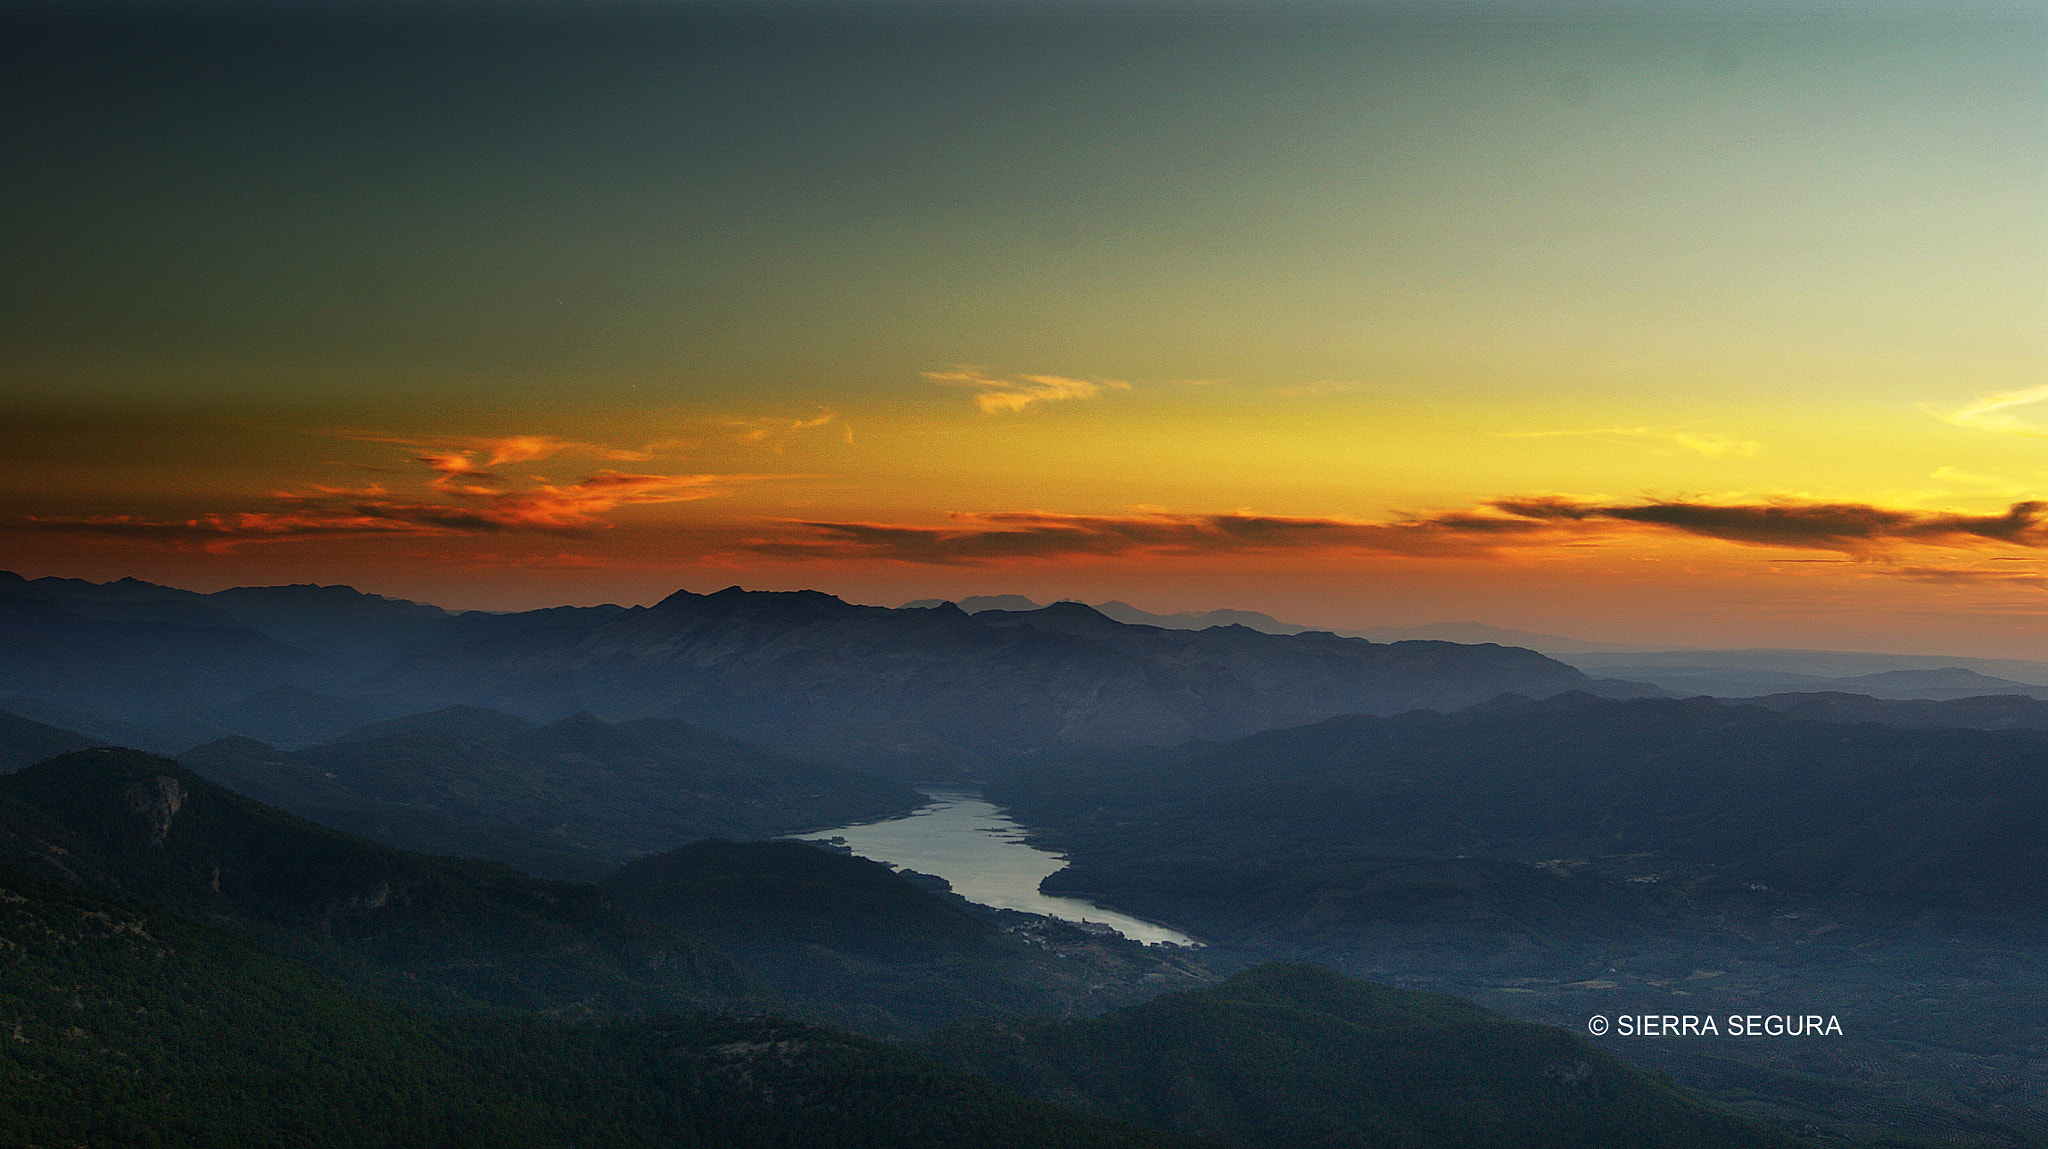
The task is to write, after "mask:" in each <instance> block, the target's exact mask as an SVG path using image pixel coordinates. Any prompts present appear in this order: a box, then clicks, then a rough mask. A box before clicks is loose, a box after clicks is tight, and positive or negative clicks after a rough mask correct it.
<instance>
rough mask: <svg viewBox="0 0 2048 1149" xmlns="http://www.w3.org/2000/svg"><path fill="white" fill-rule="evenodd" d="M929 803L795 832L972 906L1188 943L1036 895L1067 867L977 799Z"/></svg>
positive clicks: (1075, 903) (959, 794)
mask: <svg viewBox="0 0 2048 1149" xmlns="http://www.w3.org/2000/svg"><path fill="white" fill-rule="evenodd" d="M925 795H926V797H929V798H930V799H931V800H932V801H931V805H929V806H926V807H925V808H924V809H922V810H919V811H918V812H917V813H915V814H910V815H908V816H906V817H902V818H890V819H888V820H887V821H883V822H868V823H865V824H862V825H856V826H844V827H841V828H839V829H836V830H820V831H818V832H817V833H814V834H801V835H797V836H798V837H799V838H802V839H806V840H830V839H838V840H840V841H842V842H845V843H846V845H847V847H848V848H849V849H851V850H852V851H853V852H854V853H856V854H859V855H860V856H861V857H863V858H869V859H872V860H873V861H877V862H887V863H889V864H890V865H893V866H896V867H898V868H901V869H905V870H916V871H918V872H919V873H924V874H936V875H938V876H939V877H941V878H944V879H946V881H947V883H949V884H950V885H951V886H952V887H953V892H954V893H956V894H959V895H960V896H961V897H963V898H966V899H967V900H968V901H970V902H979V903H981V904H982V905H984V906H994V907H996V908H997V909H1004V910H1022V911H1024V912H1025V913H1031V914H1043V915H1044V916H1046V917H1049V918H1060V919H1063V920H1065V921H1070V922H1092V923H1094V924H1096V925H1103V926H1108V927H1109V928H1111V929H1113V930H1115V931H1116V932H1118V933H1120V934H1122V935H1124V936H1125V937H1127V938H1131V939H1132V940H1134V941H1141V942H1147V943H1153V942H1171V943H1173V944H1175V945H1193V944H1195V943H1194V939H1192V938H1190V937H1188V936H1187V935H1186V934H1183V933H1180V932H1178V931H1175V930H1170V929H1167V928H1166V927H1165V926H1160V925H1154V924H1153V923H1151V922H1144V921H1139V920H1138V919H1137V918H1134V917H1130V916H1128V915H1126V914H1120V913H1117V912H1116V911H1115V910H1105V909H1102V908H1100V907H1098V906H1094V905H1091V904H1089V903H1087V902H1084V901H1082V900H1081V899H1079V898H1060V897H1053V896H1051V895H1048V894H1042V893H1039V892H1038V883H1039V882H1041V881H1043V880H1044V879H1045V878H1046V877H1047V876H1048V875H1050V874H1052V873H1054V872H1055V871H1057V870H1059V869H1060V868H1061V867H1063V866H1065V865H1066V862H1065V861H1064V860H1063V859H1061V858H1060V856H1059V855H1057V854H1048V853H1046V852H1045V851H1044V850H1041V849H1038V848H1037V847H1035V846H1033V845H1031V844H1030V843H1029V842H1026V841H1025V840H1024V831H1023V830H1022V829H1021V828H1019V827H1018V825H1017V824H1016V823H1015V822H1012V821H1010V819H1009V817H1008V815H1006V814H1004V813H1003V810H1002V807H1000V806H997V805H994V804H993V803H990V802H984V801H982V799H981V795H979V794H976V793H972V792H970V791H964V790H928V791H926V792H925Z"/></svg>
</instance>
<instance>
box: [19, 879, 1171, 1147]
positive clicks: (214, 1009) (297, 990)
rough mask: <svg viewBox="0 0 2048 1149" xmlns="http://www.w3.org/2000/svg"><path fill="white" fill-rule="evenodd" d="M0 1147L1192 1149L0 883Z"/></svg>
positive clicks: (698, 1033) (690, 1022) (815, 1038)
mask: <svg viewBox="0 0 2048 1149" xmlns="http://www.w3.org/2000/svg"><path fill="white" fill-rule="evenodd" d="M0 1003H4V1005H5V1008H6V1011H7V1017H8V1020H9V1023H10V1024H11V1026H12V1029H11V1031H10V1033H9V1039H8V1040H6V1041H4V1042H0V1140H4V1141H5V1142H7V1143H9V1144H17V1145H115V1144H120V1145H177V1146H191V1147H206V1149H213V1147H217V1149H231V1147H232V1149H239V1147H249V1149H256V1147H259V1146H261V1147H268V1146H277V1145H293V1146H303V1147H306V1149H323V1147H333V1149H384V1147H388V1149H398V1147H401V1146H402V1147H405V1149H416V1147H418V1149H424V1147H446V1149H455V1147H472V1146H473V1147H477V1149H483V1147H490V1149H497V1147H501V1146H515V1145H516V1146H534V1147H544V1146H591V1145H604V1146H608V1147H618V1149H640V1147H648V1149H652V1147H655V1146H664V1147H676V1149H697V1147H711V1146H717V1147H720V1149H725V1147H732V1149H748V1147H756V1146H758V1147H761V1149H768V1147H771V1146H772V1147H782V1146H791V1145H848V1146H854V1145H867V1146H902V1147H905V1149H910V1147H913V1146H915V1147H920V1149H922V1147H926V1146H930V1147H933V1149H950V1147H960V1149H980V1147H983V1146H1018V1147H1021V1146H1071V1147H1073V1149H1083V1147H1087V1149H1096V1147H1099V1149H1124V1147H1131V1149H1136V1147H1140V1146H1161V1145H1174V1144H1178V1145H1190V1146H1191V1145H1193V1144H1194V1143H1193V1142H1189V1141H1186V1140H1185V1139H1179V1138H1171V1137H1165V1136H1161V1135H1158V1134H1150V1133H1144V1132H1141V1131H1138V1130H1133V1129H1127V1128H1120V1127H1117V1126H1114V1125H1112V1124H1110V1123H1108V1122H1105V1121H1101V1120H1098V1119H1092V1118H1087V1117H1081V1116H1076V1115H1074V1114H1071V1113H1065V1112H1061V1111H1059V1110H1056V1109H1054V1108H1052V1107H1051V1106H1048V1105H1045V1104H1043V1103H1039V1102H1034V1101H1030V1100H1027V1099H1025V1098H1023V1097H1021V1096H1018V1095H1017V1094H1015V1093H1013V1092H1011V1091H1009V1090H1006V1089H1003V1088H1001V1087H998V1086H994V1085H991V1084H989V1083H988V1082H986V1081H982V1080H979V1079H976V1078H972V1077H969V1076H967V1075H965V1074H962V1073H959V1072H957V1071H952V1070H947V1069H944V1068H941V1067H940V1066H937V1065H935V1064H932V1063H931V1062H928V1061H925V1060H923V1059H921V1058H917V1057H914V1056H912V1055H910V1054H907V1053H904V1052H902V1051H900V1050H895V1049H891V1048H889V1047H887V1046H883V1045H880V1044H878V1043H874V1042H869V1041H863V1040H861V1039H859V1038H855V1037H851V1036H848V1035H846V1034H843V1033H838V1032H835V1031H832V1030H828V1029H823V1028H820V1027H817V1026H808V1025H802V1024H799V1023H795V1022H788V1021H782V1020H778V1019H774V1018H743V1019H735V1018H726V1017H712V1016H709V1015H699V1016H696V1017H692V1018H679V1017H668V1018H657V1019H652V1020H647V1021H640V1022H630V1023H612V1024H604V1025H595V1024H588V1025H574V1026H571V1025H562V1024H558V1023H551V1022H547V1021H544V1020H541V1019H537V1018H531V1017H506V1016H500V1017H480V1016H476V1015H462V1016H447V1015H441V1016H434V1015H428V1014H421V1013H417V1012H411V1011H407V1010H404V1009H400V1008H397V1007H393V1006H389V1005H385V1004H381V1003H378V1002H374V1001H370V1000H367V999H365V998H362V997H359V996H357V995H355V994H353V993H351V992H349V991H347V990H345V989H343V988H342V987H340V986H338V985H336V984H335V983H334V982H332V981H329V980H328V979H326V978H324V977H322V976H320V975H318V974H316V973H314V972H313V971H311V970H309V969H307V968H306V967H304V966H302V965H299V964H297V963H295V962H292V961H288V960H286V959H283V958H280V957H277V956H275V955H273V954H270V953H266V952H264V951H262V950H260V949H257V948H256V947H254V946H252V945H250V944H248V943H247V942H246V941H243V940H241V939H239V938H235V937H232V936H229V935H226V934H224V933H222V932H220V931H218V930H214V929H210V928H207V927H204V926H201V925H199V924H197V923H194V922H192V921H190V920H187V919H184V918H181V917H179V916H177V915H173V914H168V913H163V912H158V911H144V910H139V909H136V908H135V907H134V906H133V904H132V903H121V902H116V901H113V900H110V899H105V898H101V897H98V896H96V895H93V894H90V893H88V892H86V891H82V890H78V889H75V888H71V887H66V886H59V885H55V884H53V883H49V882H45V881H41V880H38V879H35V878H31V877H28V876H27V875H23V874H20V873H18V872H17V871H12V870H8V869H5V868H4V867H0Z"/></svg>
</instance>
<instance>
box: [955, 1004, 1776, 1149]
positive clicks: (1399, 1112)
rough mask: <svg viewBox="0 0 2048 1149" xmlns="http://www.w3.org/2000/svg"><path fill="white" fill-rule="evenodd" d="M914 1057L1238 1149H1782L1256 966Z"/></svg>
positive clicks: (1650, 1085)
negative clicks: (1189, 988)
mask: <svg viewBox="0 0 2048 1149" xmlns="http://www.w3.org/2000/svg"><path fill="white" fill-rule="evenodd" d="M921 1048H923V1049H924V1050H925V1051H926V1052H928V1053H930V1054H932V1055H933V1056H935V1057H937V1058H939V1059H940V1060H943V1061H947V1062H949V1063H951V1064H955V1065H959V1066H962V1067H964V1068H969V1069H972V1070H974V1071H975V1072H977V1073H982V1074H985V1075H987V1076H989V1077H991V1078H993V1079H995V1080H997V1081H1000V1082H1002V1083H1004V1084H1006V1085H1010V1086H1012V1087H1014V1088H1016V1089H1019V1090H1021V1091H1023V1092H1027V1093H1030V1094H1033V1095H1034V1096H1038V1097H1043V1098H1047V1099H1050V1100H1055V1101H1057V1102H1058V1103H1060V1104H1063V1105H1069V1106H1072V1107H1075V1108H1078V1109H1081V1110H1083V1111H1084V1112H1092V1113H1098V1114H1103V1115H1108V1116H1116V1117H1120V1118H1122V1119H1124V1120H1128V1121H1134V1122H1138V1123H1141V1124H1145V1125H1149V1126H1152V1127H1155V1128H1161V1129H1171V1130H1175V1131H1178V1132H1185V1133H1196V1134H1200V1135H1203V1136H1208V1137H1214V1138H1215V1139H1217V1140H1219V1141H1223V1142H1225V1143H1227V1144H1230V1145H1233V1146H1238V1147H1240V1149H1301V1147H1306V1146H1314V1147H1317V1149H1338V1147H1356V1149H1420V1147H1433V1146H1457V1147H1458V1149H1523V1147H1526V1146H1535V1145H1540V1146H1545V1147H1546V1149H1608V1147H1614V1149H1620V1147H1624V1146H1627V1147H1645V1149H1647V1147H1650V1146H1656V1147H1658V1149H1686V1147H1695V1146H1696V1147H1698V1149H1766V1147H1772V1149H1779V1147H1782V1149H1790V1147H1791V1146H1794V1145H1798V1144H1801V1142H1798V1141H1796V1140H1794V1139H1792V1138H1790V1137H1786V1136H1783V1135H1780V1134H1777V1133H1775V1132H1773V1131H1771V1130H1768V1129H1766V1128H1764V1127H1762V1126H1759V1125H1756V1124H1754V1123H1752V1122H1750V1121H1748V1120H1746V1119H1743V1118H1739V1117H1736V1116H1733V1115H1731V1114H1728V1113H1725V1112H1723V1111H1720V1110H1716V1109H1711V1108H1708V1107H1706V1106H1703V1105H1701V1104H1699V1103H1697V1102H1694V1101H1691V1100H1689V1099H1687V1098H1686V1097H1685V1096H1684V1095H1682V1094H1681V1093H1679V1092H1678V1091H1677V1090H1675V1089H1673V1088H1671V1087H1669V1086H1667V1085H1664V1084H1662V1083H1660V1082H1659V1081H1657V1080H1655V1079H1653V1078H1651V1077H1650V1076H1648V1075H1647V1074H1644V1073H1641V1072H1639V1071H1636V1070H1632V1069H1629V1068H1627V1067H1625V1066H1623V1065H1621V1064H1620V1063H1619V1062H1616V1061H1615V1060H1613V1059H1612V1058H1610V1057H1608V1056H1607V1055H1606V1054H1604V1053H1601V1052H1600V1051H1598V1050H1596V1049H1594V1048H1592V1047H1591V1046H1589V1045H1587V1044H1586V1043H1585V1042H1583V1041H1581V1040H1579V1039H1578V1038H1577V1037H1576V1036H1574V1035H1572V1034H1569V1033H1566V1032H1565V1031H1563V1030H1561V1029H1554V1028H1551V1027H1548V1026H1540V1025H1532V1024H1529V1023H1526V1022H1517V1021H1511V1020H1509V1019H1507V1018H1504V1017H1501V1016H1499V1015H1498V1014H1494V1013H1491V1012H1489V1011H1487V1010H1484V1009H1481V1008H1479V1007H1478V1006H1475V1005H1472V1004H1471V1003H1469V1002H1465V1001H1461V1000H1459V999H1457V998H1452V997H1446V996H1442V995H1438V994H1420V993H1412V992H1407V991H1403V990H1397V989H1390V988H1387V987H1385V986H1378V985H1372V984H1369V983H1366V982H1361V981H1354V980H1352V979H1349V978H1345V977H1342V976H1340V975H1338V974H1334V973H1331V972H1329V971H1327V970H1322V969H1317V968H1315V967H1313V966H1298V965H1267V966H1261V967H1259V968H1257V969H1253V970H1250V971H1247V972H1245V973H1242V974H1239V975H1238V976H1236V977H1234V978H1231V979H1230V980H1229V981H1226V982H1224V983H1222V984H1221V985H1218V986H1215V987H1213V988H1210V989H1206V990H1202V991H1199V992H1192V993H1176V994H1169V995H1167V996H1165V997H1162V998H1158V999H1156V1000H1153V1001H1150V1002H1146V1003H1144V1004H1142V1005H1135V1006H1131V1007H1128V1008H1125V1009H1120V1010H1116V1011H1114V1012H1111V1013H1108V1014H1105V1015H1103V1016H1101V1017H1095V1018H1089V1019H1087V1020H1083V1021H1072V1022H1064V1023H1052V1022H984V1023H980V1024H976V1025H971V1026H961V1027H956V1028H952V1029H948V1030H946V1031H944V1032H942V1033H940V1034H939V1035H937V1036H935V1037H933V1038H931V1039H930V1040H928V1041H926V1042H925V1043H923V1045H922V1047H921Z"/></svg>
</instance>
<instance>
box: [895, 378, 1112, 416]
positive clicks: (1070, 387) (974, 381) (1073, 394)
mask: <svg viewBox="0 0 2048 1149" xmlns="http://www.w3.org/2000/svg"><path fill="white" fill-rule="evenodd" d="M923 374H924V377H925V378H926V379H929V380H931V381H932V382H934V383H941V384H944V385H946V386H948V387H964V388H967V389H969V390H971V391H973V392H974V402H975V404H976V405H977V406H979V407H980V408H981V409H982V411H983V413H985V414H989V415H996V414H1004V413H1009V414H1015V413H1016V412H1019V411H1022V410H1024V409H1025V408H1026V407H1029V406H1031V405H1032V404H1034V403H1055V402H1060V401H1062V400H1068V399H1093V398H1095V397H1096V396H1097V395H1100V394H1101V393H1102V392H1103V391H1105V390H1108V391H1125V390H1129V389H1130V386H1131V385H1130V384H1129V383H1126V382H1124V381H1122V380H1120V379H1102V380H1090V379H1068V378H1066V377H1064V376H1060V375H1019V376H1017V377H1016V378H1014V379H998V378H995V377H993V376H989V375H985V374H983V373H982V371H981V369H980V368H978V367H955V368H953V369H952V370H950V371H926V372H924V373H923Z"/></svg>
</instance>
